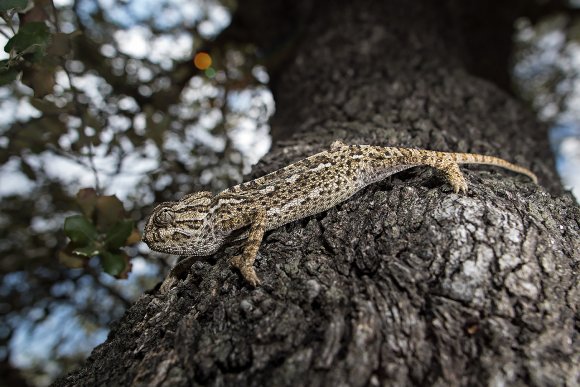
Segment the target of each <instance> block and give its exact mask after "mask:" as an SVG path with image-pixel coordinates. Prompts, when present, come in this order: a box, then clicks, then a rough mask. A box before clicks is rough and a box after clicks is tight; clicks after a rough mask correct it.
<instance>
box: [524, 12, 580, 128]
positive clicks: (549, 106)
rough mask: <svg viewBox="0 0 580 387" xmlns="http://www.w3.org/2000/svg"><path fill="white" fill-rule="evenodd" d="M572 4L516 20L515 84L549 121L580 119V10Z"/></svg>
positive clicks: (573, 120)
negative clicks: (554, 10)
mask: <svg viewBox="0 0 580 387" xmlns="http://www.w3.org/2000/svg"><path fill="white" fill-rule="evenodd" d="M578 7H579V8H580V4H579V5H578ZM577 10H578V8H576V7H574V6H573V4H572V3H570V4H569V5H568V8H562V9H558V11H557V12H554V13H550V14H547V15H544V16H543V17H541V18H539V19H538V20H534V23H532V21H531V20H530V19H528V18H521V19H519V20H518V21H517V23H516V26H515V27H516V35H515V47H514V57H513V61H514V69H513V74H514V84H515V86H516V89H517V91H518V93H519V94H520V95H521V96H522V97H523V98H524V99H525V100H527V101H529V103H530V104H531V105H532V107H533V108H534V110H536V111H537V112H538V113H539V116H540V118H541V119H543V120H545V121H548V122H552V123H553V122H555V121H560V122H562V121H568V122H578V121H580V92H579V90H580V87H579V86H580V14H579V13H578V12H577Z"/></svg>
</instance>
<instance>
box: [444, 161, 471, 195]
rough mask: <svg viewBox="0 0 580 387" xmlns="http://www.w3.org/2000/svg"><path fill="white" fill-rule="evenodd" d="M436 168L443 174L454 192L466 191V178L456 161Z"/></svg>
mask: <svg viewBox="0 0 580 387" xmlns="http://www.w3.org/2000/svg"><path fill="white" fill-rule="evenodd" d="M438 168H439V169H440V170H441V171H443V173H444V174H445V178H446V180H447V181H448V182H449V184H451V187H453V191H454V192H455V193H460V192H461V193H467V180H465V176H464V175H463V173H462V172H461V170H460V169H459V165H457V164H456V163H449V164H444V165H442V166H438Z"/></svg>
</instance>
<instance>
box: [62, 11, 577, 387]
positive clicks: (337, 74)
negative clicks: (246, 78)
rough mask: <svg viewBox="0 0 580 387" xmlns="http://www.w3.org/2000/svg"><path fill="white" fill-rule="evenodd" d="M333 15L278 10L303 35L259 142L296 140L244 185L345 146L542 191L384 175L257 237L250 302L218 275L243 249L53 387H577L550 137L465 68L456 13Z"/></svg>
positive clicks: (130, 320) (155, 299) (150, 306)
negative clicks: (415, 153)
mask: <svg viewBox="0 0 580 387" xmlns="http://www.w3.org/2000/svg"><path fill="white" fill-rule="evenodd" d="M263 3H264V4H262V2H259V4H261V5H263V6H266V5H265V4H267V6H268V7H272V8H271V9H278V8H279V9H280V10H283V9H284V8H283V7H282V6H281V5H280V4H283V5H284V6H286V4H285V3H279V2H277V1H271V0H270V1H264V2H263ZM328 3H332V6H330V4H329V5H321V4H319V5H318V6H317V7H316V8H314V7H311V6H310V3H308V2H305V1H296V2H293V3H292V4H293V5H292V7H294V8H292V10H293V11H292V13H290V14H292V15H295V14H296V15H301V16H300V17H299V18H298V19H299V20H301V21H302V23H301V25H302V27H301V28H302V29H301V31H300V40H299V42H298V43H297V44H296V46H295V50H294V52H293V53H292V55H291V56H290V58H289V60H288V62H287V65H286V66H285V67H284V68H283V69H282V70H281V71H280V73H279V75H278V76H276V77H275V84H274V87H275V91H276V99H277V113H276V117H275V119H274V120H273V125H274V130H275V133H278V136H280V134H281V133H293V134H292V136H290V137H289V138H288V139H287V140H284V141H279V142H278V143H277V145H276V147H275V148H274V149H273V151H272V152H271V153H270V154H269V155H268V156H267V157H266V158H265V159H264V161H263V162H262V163H261V164H260V165H259V167H258V168H257V170H256V172H255V174H256V175H258V174H261V173H265V172H268V171H271V170H274V169H277V168H279V167H281V166H284V165H286V164H287V163H289V162H292V161H295V160H297V159H299V158H301V157H304V156H306V155H309V154H312V153H313V152H316V151H318V150H320V149H322V148H324V147H327V146H328V145H329V144H330V143H331V141H332V140H334V139H339V138H340V139H343V141H345V142H347V143H359V144H383V145H405V146H414V147H420V148H428V149H435V150H445V151H462V152H464V151H468V152H478V153H485V154H491V155H497V156H500V157H504V158H506V159H508V160H510V161H514V162H517V163H519V164H522V165H524V166H528V167H530V168H531V169H532V170H534V171H535V172H537V173H538V174H539V176H540V185H539V186H536V185H534V184H532V183H531V182H529V181H527V180H526V179H525V178H524V177H519V176H515V175H513V174H511V173H509V172H505V171H498V170H493V171H492V170H491V169H485V168H483V169H482V168H477V169H476V168H469V169H466V172H465V173H466V175H467V177H468V180H469V184H470V186H469V192H468V193H467V194H466V195H456V194H454V193H452V191H451V189H450V188H449V187H448V186H447V185H446V184H445V183H444V182H443V181H442V179H441V178H440V176H439V175H438V174H437V173H434V172H433V171H430V170H428V169H425V168H417V169H415V170H412V171H410V172H408V173H404V174H399V175H397V176H396V177H394V178H392V179H391V180H389V181H385V182H381V183H378V184H375V185H373V186H371V187H368V188H367V189H365V190H364V191H362V192H361V193H359V194H357V195H356V196H355V197H354V198H352V199H351V200H349V201H347V202H345V203H343V204H341V205H339V206H337V207H336V208H333V209H331V210H329V211H327V212H326V213H323V214H320V215H318V216H315V217H311V218H308V219H304V220H302V221H299V222H295V223H293V224H290V225H287V226H285V227H282V228H280V229H277V230H274V231H272V232H270V233H268V234H267V235H266V238H265V240H264V242H263V243H262V246H261V248H260V256H259V259H258V260H257V264H256V266H257V271H258V274H259V275H260V276H261V278H262V280H263V283H264V284H263V286H261V287H259V288H257V289H252V288H250V287H248V286H247V285H246V284H245V283H244V281H243V280H242V278H241V277H240V275H239V274H238V273H237V272H235V271H233V270H232V269H230V268H229V266H228V262H227V258H228V257H231V256H233V255H234V254H235V253H236V250H237V249H238V247H230V248H227V249H225V250H224V251H221V252H219V253H218V254H216V255H215V256H214V257H212V258H210V259H208V260H202V261H199V262H196V263H195V264H194V265H193V266H192V268H191V269H190V270H189V271H187V272H186V273H185V274H186V275H184V278H182V280H181V281H179V282H178V283H177V284H176V286H175V287H174V288H173V289H171V290H170V291H169V292H167V293H166V294H161V293H160V292H159V290H158V289H154V290H152V291H151V292H150V293H149V294H146V295H144V296H143V297H142V298H141V299H140V300H139V301H138V302H137V303H136V304H135V305H134V306H133V307H132V308H130V309H129V310H128V311H127V313H126V315H125V317H123V318H122V319H121V320H120V321H119V322H118V323H117V324H116V325H115V326H114V327H113V329H112V331H111V333H110V335H109V338H108V339H107V341H106V342H105V343H104V344H102V345H101V346H99V347H98V348H96V349H95V350H94V352H93V354H92V355H91V357H90V358H89V360H88V361H87V363H86V365H85V366H84V367H82V368H81V369H79V370H77V371H75V372H73V373H71V374H70V375H69V376H67V377H66V378H63V379H61V380H59V381H58V382H57V383H56V385H62V386H64V385H97V384H102V385H128V384H135V385H215V386H218V385H240V386H243V385H253V386H259V385H270V386H284V385H293V386H294V385H312V386H315V385H321V386H322V385H325V386H331V385H332V386H335V385H336V386H338V385H344V386H346V385H348V386H367V385H454V386H458V385H503V384H507V385H538V386H544V385H550V386H551V385H556V386H557V385H577V384H578V383H580V351H579V349H578V348H579V346H578V323H577V321H578V317H579V314H578V308H579V300H580V286H579V284H578V264H579V261H580V257H579V251H580V242H579V241H580V235H579V232H578V229H579V223H578V222H579V218H580V216H579V215H580V211H579V209H578V206H577V205H576V204H575V203H574V202H573V200H572V199H571V196H570V195H569V194H563V195H562V194H561V191H560V187H559V184H558V182H557V177H556V175H555V172H554V170H553V163H552V161H550V160H551V159H552V157H551V155H550V154H549V147H548V145H547V139H546V133H545V128H544V127H543V126H542V125H540V124H538V123H537V122H536V121H535V119H534V118H533V115H532V114H531V113H530V112H529V111H527V110H526V109H525V108H524V107H522V105H520V104H519V103H518V102H516V101H515V100H513V99H512V97H510V96H509V95H507V94H506V93H505V92H503V91H501V90H500V89H498V88H497V87H496V86H494V85H492V84H491V83H489V82H487V81H483V80H481V79H479V78H477V77H474V76H473V75H471V74H470V73H468V72H467V71H466V70H465V67H464V65H463V61H462V60H461V59H460V58H462V57H464V56H465V55H466V52H465V51H463V48H462V47H465V46H468V44H466V42H464V41H462V36H458V35H457V34H456V32H457V25H458V23H459V21H458V20H455V19H454V16H453V15H457V14H460V12H457V9H456V8H453V12H451V11H449V9H450V8H446V7H444V6H441V5H440V4H439V5H437V6H435V5H431V3H434V2H430V1H424V2H419V1H417V2H413V3H411V2H407V1H388V2H387V1H380V2H379V1H360V2H358V1H357V2H328ZM241 6H242V7H244V4H242V5H241ZM276 6H278V7H276ZM448 6H449V7H461V6H462V2H459V1H458V2H457V3H455V2H448ZM248 7H249V5H248ZM256 7H257V8H255V9H260V8H259V7H258V6H256ZM252 9H253V10H254V11H253V12H246V14H245V15H244V17H246V18H247V20H245V22H246V25H252V26H253V28H254V33H255V34H256V36H259V37H260V39H261V40H262V41H261V44H262V46H263V47H267V46H268V44H270V45H273V43H272V41H268V38H267V36H268V33H270V34H271V36H272V37H275V38H279V37H280V36H283V35H284V33H283V31H282V32H281V30H276V28H277V25H276V22H275V21H276V18H280V17H283V15H284V12H282V13H281V14H280V13H274V14H272V13H271V14H269V15H268V18H264V14H262V15H261V16H262V19H264V20H261V19H260V17H259V15H257V14H256V12H255V9H254V8H252ZM301 12H307V13H306V14H301ZM285 15H286V16H288V13H286V14H285ZM305 15H306V16H305ZM240 17H241V16H240ZM252 18H254V19H252ZM252 23H253V24H252ZM283 27H284V28H285V27H286V24H285V23H280V28H283ZM264 28H269V29H271V30H270V31H269V32H268V31H265V30H264ZM286 32H287V31H286ZM273 39H274V38H273ZM467 43H468V42H467ZM282 45H283V44H282ZM554 195H558V196H554Z"/></svg>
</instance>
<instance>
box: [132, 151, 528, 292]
mask: <svg viewBox="0 0 580 387" xmlns="http://www.w3.org/2000/svg"><path fill="white" fill-rule="evenodd" d="M459 164H486V165H493V166H498V167H502V168H505V169H508V170H511V171H514V172H517V173H521V174H524V175H527V176H528V177H530V178H531V179H532V180H533V181H534V182H537V178H536V176H535V175H534V174H533V173H532V172H531V171H529V170H528V169H526V168H523V167H520V166H518V165H515V164H511V163H509V162H507V161H505V160H503V159H500V158H497V157H492V156H484V155H479V154H471V153H448V152H436V151H430V150H420V149H410V148H396V147H379V146H371V145H346V144H344V143H342V142H340V141H335V142H334V143H333V144H332V145H331V147H330V150H328V151H324V152H321V153H318V154H315V155H313V156H310V157H308V158H306V159H303V160H300V161H298V162H296V163H294V164H291V165H288V166H287V167H285V168H282V169H279V170H277V171H275V172H272V173H270V174H268V175H266V176H263V177H260V178H258V179H255V180H252V181H249V182H247V183H243V184H239V185H236V186H234V187H232V188H229V189H227V190H225V191H222V192H221V193H219V194H217V195H215V196H214V195H212V194H211V193H210V192H196V193H192V194H189V195H186V196H184V197H183V198H182V199H181V200H179V201H177V202H167V203H161V204H159V205H158V206H157V207H156V208H155V209H154V210H153V213H152V214H151V216H150V217H149V219H148V220H147V224H146V226H145V231H144V233H143V241H145V243H147V245H149V247H150V248H151V249H153V250H156V251H160V252H165V253H170V254H177V255H197V256H207V255H211V254H214V253H215V252H217V251H218V250H219V249H220V247H221V246H222V245H223V244H224V243H226V242H228V241H231V240H238V239H247V241H246V243H245V245H244V249H243V252H242V254H241V255H239V256H235V257H233V258H232V259H231V263H232V265H233V266H234V267H236V268H238V269H239V270H240V272H241V274H242V275H243V277H244V278H245V279H246V280H247V281H248V282H249V283H250V284H251V285H253V286H257V285H259V284H260V280H259V278H258V276H257V275H256V272H255V270H254V260H255V259H256V254H257V253H258V249H259V247H260V244H261V242H262V237H263V236H264V232H266V231H268V230H272V229H275V228H277V227H280V226H282V225H284V224H286V223H289V222H292V221H295V220H298V219H302V218H305V217H307V216H310V215H314V214H317V213H319V212H322V211H326V210H328V209H329V208H332V207H334V206H335V205H337V204H338V203H341V202H343V201H345V200H346V199H348V198H350V197H351V196H352V195H354V194H355V193H356V192H357V191H359V190H361V189H362V188H364V187H366V186H367V185H369V184H372V183H374V182H377V181H379V180H383V179H385V178H386V177H388V176H390V175H393V174H395V173H397V172H400V171H403V170H405V169H408V168H412V167H415V166H423V165H426V166H430V167H433V168H436V169H438V170H440V171H441V172H443V175H444V176H445V178H446V180H447V181H448V182H449V184H451V186H452V187H453V190H454V191H455V192H456V193H459V192H466V191H467V182H466V180H465V177H464V176H463V173H462V172H461V171H460V170H459Z"/></svg>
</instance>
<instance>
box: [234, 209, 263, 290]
mask: <svg viewBox="0 0 580 387" xmlns="http://www.w3.org/2000/svg"><path fill="white" fill-rule="evenodd" d="M265 231H266V210H265V209H264V208H259V209H256V210H255V211H254V212H253V213H252V215H251V218H250V231H249V232H248V239H247V240H246V243H245V245H244V251H243V252H242V254H241V255H237V256H235V257H233V258H232V259H231V264H232V266H234V267H236V268H238V270H240V273H241V274H242V276H243V277H244V279H245V280H246V281H248V282H249V283H250V285H252V286H258V285H259V284H260V279H259V278H258V275H257V274H256V271H255V270H254V261H255V260H256V255H257V254H258V249H259V248H260V244H261V243H262V238H263V237H264V232H265Z"/></svg>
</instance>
